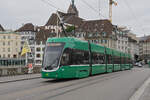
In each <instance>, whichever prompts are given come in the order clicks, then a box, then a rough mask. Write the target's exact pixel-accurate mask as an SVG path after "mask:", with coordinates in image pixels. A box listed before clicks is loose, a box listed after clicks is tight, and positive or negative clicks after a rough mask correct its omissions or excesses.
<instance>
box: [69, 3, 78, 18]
mask: <svg viewBox="0 0 150 100" xmlns="http://www.w3.org/2000/svg"><path fill="white" fill-rule="evenodd" d="M67 13H71V14H74V15H76V16H79V12H78V10H77V8H76V6H75V5H73V4H70V6H69V9H68V11H67Z"/></svg>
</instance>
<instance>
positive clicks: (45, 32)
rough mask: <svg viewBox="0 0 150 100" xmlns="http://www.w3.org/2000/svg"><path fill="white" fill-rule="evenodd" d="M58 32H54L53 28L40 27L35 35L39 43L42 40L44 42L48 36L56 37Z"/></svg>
mask: <svg viewBox="0 0 150 100" xmlns="http://www.w3.org/2000/svg"><path fill="white" fill-rule="evenodd" d="M55 36H56V34H55V33H53V32H52V30H50V29H42V28H41V29H40V30H39V31H38V32H37V33H36V36H35V41H36V42H37V43H39V42H40V41H42V42H43V43H45V42H46V40H47V38H49V37H55Z"/></svg>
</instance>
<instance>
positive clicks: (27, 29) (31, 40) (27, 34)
mask: <svg viewBox="0 0 150 100" xmlns="http://www.w3.org/2000/svg"><path fill="white" fill-rule="evenodd" d="M16 32H18V33H19V34H20V36H21V50H22V48H23V45H24V43H25V41H27V42H28V45H29V47H30V48H31V53H27V58H28V62H29V63H34V56H35V35H36V32H37V31H36V27H35V26H34V25H33V24H32V23H27V24H25V25H23V26H22V27H21V28H19V29H18V30H16Z"/></svg>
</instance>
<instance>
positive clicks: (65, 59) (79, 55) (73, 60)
mask: <svg viewBox="0 0 150 100" xmlns="http://www.w3.org/2000/svg"><path fill="white" fill-rule="evenodd" d="M80 64H89V52H88V51H83V50H77V49H70V48H67V49H66V50H65V51H64V53H63V55H62V58H61V65H80Z"/></svg>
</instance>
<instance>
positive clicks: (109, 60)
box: [107, 55, 112, 64]
mask: <svg viewBox="0 0 150 100" xmlns="http://www.w3.org/2000/svg"><path fill="white" fill-rule="evenodd" d="M107 64H112V56H111V55H107Z"/></svg>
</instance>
